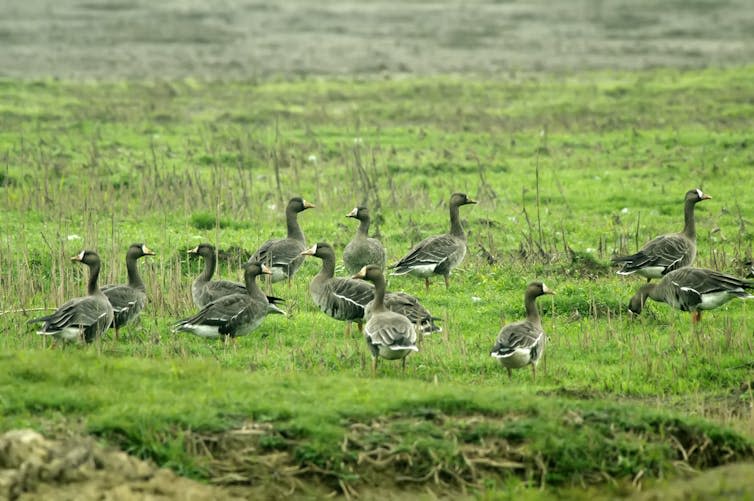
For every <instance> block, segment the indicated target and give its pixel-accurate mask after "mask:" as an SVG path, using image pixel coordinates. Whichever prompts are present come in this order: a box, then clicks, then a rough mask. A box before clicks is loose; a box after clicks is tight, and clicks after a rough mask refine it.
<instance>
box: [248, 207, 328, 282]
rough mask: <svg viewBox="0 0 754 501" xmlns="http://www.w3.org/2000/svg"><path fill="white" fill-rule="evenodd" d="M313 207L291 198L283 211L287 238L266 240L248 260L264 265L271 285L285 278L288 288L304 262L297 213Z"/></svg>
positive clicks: (304, 247)
mask: <svg viewBox="0 0 754 501" xmlns="http://www.w3.org/2000/svg"><path fill="white" fill-rule="evenodd" d="M314 207H315V205H314V204H310V203H309V202H307V201H306V200H304V199H302V198H300V197H295V198H291V199H290V201H289V202H288V207H286V209H285V221H286V224H287V226H288V236H287V237H286V238H282V239H278V240H267V241H266V242H265V243H263V244H262V246H261V247H260V248H259V249H258V250H257V251H256V252H255V253H254V255H253V256H251V259H249V261H250V262H255V261H258V262H262V263H265V264H266V265H267V266H268V267H269V268H270V270H271V272H272V275H271V279H272V280H271V281H272V282H273V283H274V282H280V281H282V280H285V279H286V278H287V279H288V285H289V286H290V285H291V277H292V276H293V274H294V273H296V270H298V269H299V267H300V266H301V263H303V262H304V256H301V252H303V251H304V250H305V249H306V239H305V238H304V232H303V231H301V227H300V226H299V224H298V213H299V212H303V211H305V210H306V209H313V208H314Z"/></svg>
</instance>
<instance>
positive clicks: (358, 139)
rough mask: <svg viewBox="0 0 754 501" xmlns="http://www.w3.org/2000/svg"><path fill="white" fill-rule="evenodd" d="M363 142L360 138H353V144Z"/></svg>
mask: <svg viewBox="0 0 754 501" xmlns="http://www.w3.org/2000/svg"><path fill="white" fill-rule="evenodd" d="M363 142H364V140H363V139H361V138H360V137H355V138H353V144H361V143H363Z"/></svg>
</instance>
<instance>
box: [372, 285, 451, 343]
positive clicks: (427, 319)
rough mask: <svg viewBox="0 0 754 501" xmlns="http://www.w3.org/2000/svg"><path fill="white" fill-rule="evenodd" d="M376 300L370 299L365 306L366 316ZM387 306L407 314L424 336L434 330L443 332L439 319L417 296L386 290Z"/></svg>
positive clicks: (389, 308) (404, 314) (391, 309)
mask: <svg viewBox="0 0 754 501" xmlns="http://www.w3.org/2000/svg"><path fill="white" fill-rule="evenodd" d="M373 304H374V301H370V302H368V303H367V304H366V306H364V317H365V318H367V317H369V315H370V313H371V310H372V305H373ZM385 307H386V308H387V309H388V310H390V311H394V312H395V313H400V314H401V315H403V316H405V317H406V318H408V319H409V320H411V323H413V324H414V326H415V327H416V329H417V330H418V331H419V333H421V334H422V335H423V336H428V335H430V334H432V333H433V332H442V327H440V326H439V325H437V324H436V323H435V322H436V321H437V320H439V318H437V317H433V316H432V314H431V313H430V312H429V310H427V308H425V307H424V306H423V305H422V304H421V303H420V302H419V299H418V298H417V297H416V296H412V295H411V294H407V293H405V292H386V293H385Z"/></svg>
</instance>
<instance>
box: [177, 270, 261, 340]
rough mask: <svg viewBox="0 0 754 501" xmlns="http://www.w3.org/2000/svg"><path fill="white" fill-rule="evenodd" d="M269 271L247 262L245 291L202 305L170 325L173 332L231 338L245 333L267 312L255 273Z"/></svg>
mask: <svg viewBox="0 0 754 501" xmlns="http://www.w3.org/2000/svg"><path fill="white" fill-rule="evenodd" d="M262 273H264V274H268V275H269V274H270V269H269V268H267V266H265V265H264V264H262V263H258V262H247V263H246V264H245V265H244V281H245V282H246V291H245V292H244V293H242V294H231V295H229V296H223V297H220V298H218V299H216V300H215V301H212V302H211V303H209V304H207V305H205V306H204V307H203V308H202V309H201V310H200V311H199V313H197V314H196V315H194V316H193V317H190V318H187V319H185V320H181V321H179V322H178V323H176V324H175V325H174V326H173V332H190V333H192V334H195V335H197V336H200V337H206V338H213V339H214V338H218V337H220V336H225V339H226V341H227V340H228V339H229V338H231V339H233V338H237V337H240V336H245V335H247V334H249V333H250V332H252V331H253V330H254V329H256V328H257V327H259V324H261V323H262V320H264V317H265V316H266V315H267V313H269V311H270V310H269V304H268V302H267V299H266V297H265V296H264V294H263V293H262V291H261V290H260V289H259V286H258V285H257V282H256V277H257V275H260V274H262Z"/></svg>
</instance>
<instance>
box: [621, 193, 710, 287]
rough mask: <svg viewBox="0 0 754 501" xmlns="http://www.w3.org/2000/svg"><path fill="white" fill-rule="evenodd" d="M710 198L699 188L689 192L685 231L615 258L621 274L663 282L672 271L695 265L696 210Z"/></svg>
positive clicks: (685, 202)
mask: <svg viewBox="0 0 754 501" xmlns="http://www.w3.org/2000/svg"><path fill="white" fill-rule="evenodd" d="M711 198H712V197H711V196H709V195H707V194H705V193H702V190H700V189H698V188H697V189H693V190H689V191H688V192H686V197H685V201H684V210H683V218H684V222H685V224H684V227H683V231H682V232H680V233H667V234H665V235H660V236H659V237H656V238H654V239H652V240H650V241H649V242H647V243H646V244H644V247H642V248H641V250H640V251H639V252H637V253H636V254H632V255H630V256H617V257H614V258H612V262H613V263H614V264H620V265H622V268H621V269H620V270H619V271H618V274H619V275H630V274H632V273H636V274H638V275H641V276H643V277H645V278H646V279H647V282H649V281H650V280H652V279H653V278H662V277H663V276H664V275H666V274H667V273H669V272H671V271H673V270H677V269H679V268H683V267H684V266H691V265H692V264H694V258H696V224H695V222H694V207H695V206H696V204H697V203H699V202H701V201H702V200H709V199H711Z"/></svg>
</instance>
